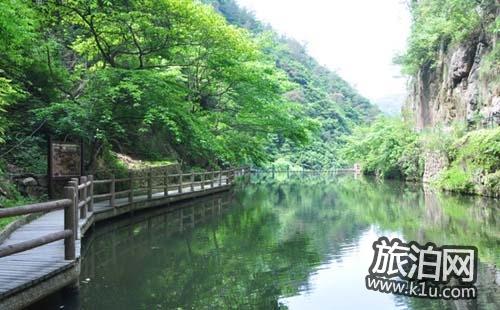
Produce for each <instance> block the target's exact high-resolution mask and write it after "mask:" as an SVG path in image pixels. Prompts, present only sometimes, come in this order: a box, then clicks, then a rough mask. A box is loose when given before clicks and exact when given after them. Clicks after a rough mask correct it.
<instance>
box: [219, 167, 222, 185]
mask: <svg viewBox="0 0 500 310" xmlns="http://www.w3.org/2000/svg"><path fill="white" fill-rule="evenodd" d="M219 186H222V170H219Z"/></svg>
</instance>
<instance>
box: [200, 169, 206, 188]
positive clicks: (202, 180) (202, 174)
mask: <svg viewBox="0 0 500 310" xmlns="http://www.w3.org/2000/svg"><path fill="white" fill-rule="evenodd" d="M201 189H202V190H204V189H205V172H202V173H201Z"/></svg>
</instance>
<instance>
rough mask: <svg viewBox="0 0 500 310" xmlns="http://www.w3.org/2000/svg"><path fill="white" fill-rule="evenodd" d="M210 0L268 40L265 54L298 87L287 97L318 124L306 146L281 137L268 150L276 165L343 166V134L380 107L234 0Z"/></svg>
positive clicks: (231, 19) (234, 20) (236, 22)
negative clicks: (317, 129) (340, 154)
mask: <svg viewBox="0 0 500 310" xmlns="http://www.w3.org/2000/svg"><path fill="white" fill-rule="evenodd" d="M205 2H207V3H210V4H212V5H213V6H214V7H215V8H216V9H217V10H218V11H219V12H221V13H222V14H223V15H224V16H225V17H226V19H227V21H228V22H229V23H231V24H233V25H237V26H239V27H244V28H246V29H248V30H249V31H251V32H252V33H253V35H254V36H255V37H256V38H259V39H260V40H262V41H265V42H267V45H266V46H265V48H264V52H265V54H266V55H268V57H269V58H270V59H271V60H272V61H273V62H274V63H275V64H276V66H277V67H278V68H280V69H282V70H284V71H285V72H286V74H287V76H288V78H289V79H290V80H291V81H293V82H295V83H296V84H297V85H298V87H297V88H295V89H293V90H291V91H289V92H288V93H287V96H288V98H289V99H290V100H293V101H297V102H300V103H301V105H302V108H303V109H304V110H305V112H306V114H307V115H308V116H309V117H310V118H312V119H314V120H315V121H316V123H317V124H318V126H319V131H318V133H317V134H316V135H313V136H312V139H311V140H312V141H311V143H309V144H307V145H305V146H300V145H296V144H295V143H293V142H290V141H286V140H284V139H283V137H281V136H280V135H276V136H275V137H274V143H272V144H271V145H270V146H269V148H268V149H269V151H270V152H271V153H272V154H273V155H274V163H275V164H276V165H295V166H298V167H304V168H306V169H313V168H321V167H325V168H330V167H338V166H341V165H344V164H345V161H343V160H342V158H340V156H339V154H338V149H339V147H340V145H341V144H342V143H343V142H342V139H341V137H342V136H344V135H346V134H349V133H350V132H351V130H352V128H354V127H355V126H356V125H359V124H362V123H364V122H366V121H369V120H371V119H373V118H374V116H375V115H376V114H378V112H379V111H378V109H377V108H376V107H375V106H373V105H371V104H370V102H369V101H368V100H367V99H365V98H363V97H362V96H360V95H359V94H358V93H357V92H356V90H355V89H353V88H352V87H351V86H350V85H349V84H348V83H347V82H346V81H344V80H343V79H342V78H341V77H339V76H338V75H337V74H336V73H335V72H333V71H331V70H329V69H327V68H325V67H323V66H321V65H320V64H318V62H317V61H316V60H315V59H313V58H312V57H311V56H309V55H308V54H307V51H306V48H305V47H304V46H303V45H302V44H300V43H299V42H297V41H296V40H293V39H290V38H287V37H283V36H280V35H279V34H277V33H276V32H275V31H273V29H272V28H271V27H270V26H268V25H264V24H262V23H260V22H259V21H258V20H256V18H255V17H254V16H253V14H252V13H251V12H248V11H247V10H245V9H243V8H241V7H239V6H238V5H237V3H236V2H235V1H234V0H205Z"/></svg>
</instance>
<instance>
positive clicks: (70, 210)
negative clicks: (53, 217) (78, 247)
mask: <svg viewBox="0 0 500 310" xmlns="http://www.w3.org/2000/svg"><path fill="white" fill-rule="evenodd" d="M64 196H65V197H66V198H68V199H69V200H71V204H70V205H69V206H67V207H66V208H64V229H65V230H66V229H68V230H71V231H72V232H73V233H72V234H71V235H70V236H68V237H66V238H64V259H66V260H74V259H75V258H76V252H75V239H76V229H77V227H75V213H76V211H75V209H76V201H75V188H74V187H71V186H67V187H65V188H64Z"/></svg>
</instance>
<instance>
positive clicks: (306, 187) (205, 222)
mask: <svg viewBox="0 0 500 310" xmlns="http://www.w3.org/2000/svg"><path fill="white" fill-rule="evenodd" d="M464 199H465V200H464ZM470 199H471V198H460V197H455V196H448V195H443V194H436V193H433V192H430V191H424V190H423V189H422V188H421V187H419V186H417V185H412V184H406V185H405V184H402V183H398V182H386V183H377V182H374V181H370V180H353V179H352V178H339V179H337V180H335V181H332V178H331V176H328V178H318V177H310V178H309V179H308V180H307V182H304V180H303V179H301V178H298V177H297V178H291V179H275V180H271V181H270V180H267V181H266V182H263V183H261V184H257V185H253V186H250V187H247V188H245V190H243V191H241V192H239V193H237V194H236V195H235V196H234V197H233V198H231V197H230V196H227V195H220V196H218V197H215V198H214V199H209V200H205V201H203V202H201V203H200V202H195V203H194V204H192V205H188V206H185V207H184V208H181V209H179V210H177V211H174V212H171V211H169V212H167V213H165V214H162V213H161V212H160V213H158V214H147V215H144V216H142V218H141V217H140V216H139V217H138V216H135V217H133V218H131V219H125V220H123V221H119V222H116V224H114V225H106V226H103V228H100V229H97V230H96V231H95V233H94V234H93V235H92V238H91V239H90V240H87V242H86V243H87V245H88V249H86V250H85V251H84V261H83V265H82V268H83V278H86V277H89V278H91V282H90V283H89V284H88V285H83V286H82V292H83V294H82V296H84V300H83V304H84V305H86V304H87V303H88V304H89V305H90V303H91V302H92V305H93V306H94V305H95V303H96V301H97V302H98V303H99V307H100V308H105V309H118V308H123V309H129V308H134V309H141V308H143V309H151V306H153V307H154V306H155V305H157V308H176V307H182V308H196V309H198V308H238V309H239V308H263V309H270V308H282V307H284V306H283V305H281V304H279V302H278V300H279V299H280V298H281V297H286V296H293V295H296V294H297V293H298V291H299V290H300V289H304V288H307V285H308V279H309V276H310V275H311V274H312V273H313V271H314V270H315V269H316V268H317V267H318V266H319V265H320V264H322V263H324V262H325V261H327V260H329V259H331V258H332V257H336V259H342V249H343V247H344V246H345V245H346V244H356V243H357V242H358V240H359V238H360V235H361V234H362V232H363V231H365V230H366V229H367V228H369V227H370V226H371V225H377V226H379V227H380V228H382V229H384V230H391V231H401V232H402V233H403V235H404V237H405V238H406V239H408V240H417V241H419V242H425V241H433V242H436V243H439V244H471V245H477V246H478V247H480V254H481V257H482V258H483V259H485V260H488V259H490V261H492V262H494V261H495V259H498V252H495V251H498V250H496V249H497V248H498V246H497V245H498V228H497V225H496V223H497V215H496V213H495V212H494V211H492V210H494V209H493V208H494V206H491V205H489V202H488V201H487V200H484V201H477V200H470ZM219 205H225V206H226V207H222V208H220V210H221V212H219V211H217V210H219V207H218V206H219ZM214 206H215V207H214ZM224 210H226V211H224ZM222 215H223V216H222ZM193 228H195V229H193ZM360 268H361V267H360ZM363 268H364V266H363ZM481 272H486V271H484V270H482V271H481ZM486 273H487V275H489V276H490V277H491V273H488V272H486ZM100 277H104V278H103V279H101V278H100ZM485 277H486V276H485ZM96 278H97V279H99V280H96V281H94V280H93V279H96ZM124 291H129V292H131V293H130V294H124ZM483 297H484V296H482V297H481V298H483ZM406 303H408V304H409V305H410V306H411V308H415V309H421V308H425V307H423V305H425V303H424V304H422V305H421V304H419V303H420V301H415V302H414V301H406ZM437 304H439V303H432V305H437ZM444 304H446V305H447V306H448V305H449V303H444ZM444 308H445V307H443V309H444Z"/></svg>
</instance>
